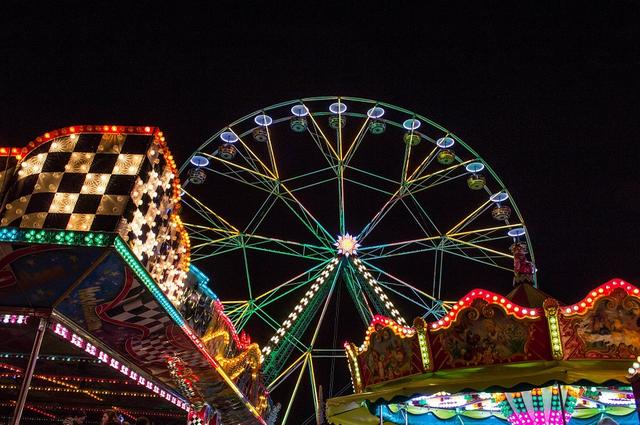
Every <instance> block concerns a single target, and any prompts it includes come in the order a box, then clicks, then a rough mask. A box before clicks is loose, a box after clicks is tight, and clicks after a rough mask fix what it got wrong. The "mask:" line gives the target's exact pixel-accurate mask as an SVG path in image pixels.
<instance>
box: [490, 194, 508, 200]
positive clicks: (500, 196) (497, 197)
mask: <svg viewBox="0 0 640 425" xmlns="http://www.w3.org/2000/svg"><path fill="white" fill-rule="evenodd" d="M507 199H509V194H508V193H507V192H497V193H494V194H493V195H491V196H489V200H490V201H491V202H504V201H506V200H507Z"/></svg>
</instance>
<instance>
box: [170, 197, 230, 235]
mask: <svg viewBox="0 0 640 425" xmlns="http://www.w3.org/2000/svg"><path fill="white" fill-rule="evenodd" d="M185 195H186V197H187V198H188V199H189V201H187V200H186V199H185ZM181 201H182V202H183V203H185V204H186V205H188V206H190V207H191V209H192V210H194V211H195V212H196V213H197V214H198V215H199V216H200V217H202V218H204V219H205V220H206V221H207V222H209V223H210V224H211V225H212V226H213V227H209V229H211V228H214V229H217V230H219V231H220V232H221V233H223V234H234V233H238V229H237V228H236V227H235V226H233V225H232V224H231V223H229V222H228V221H227V220H225V219H224V218H222V217H221V216H220V215H218V214H216V213H215V212H214V211H213V210H212V209H211V208H209V207H208V206H206V205H205V204H204V203H202V202H201V201H200V200H198V199H197V198H196V197H194V196H193V195H191V193H189V192H187V191H186V190H183V195H182V200H181ZM194 226H195V225H194Z"/></svg>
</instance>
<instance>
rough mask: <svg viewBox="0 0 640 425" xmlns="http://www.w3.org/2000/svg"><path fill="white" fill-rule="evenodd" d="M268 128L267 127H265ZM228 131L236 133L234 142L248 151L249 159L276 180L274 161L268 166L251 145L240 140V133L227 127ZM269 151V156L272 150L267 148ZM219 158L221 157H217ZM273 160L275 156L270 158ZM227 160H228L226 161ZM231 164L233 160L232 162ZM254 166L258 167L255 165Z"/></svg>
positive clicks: (276, 173)
mask: <svg viewBox="0 0 640 425" xmlns="http://www.w3.org/2000/svg"><path fill="white" fill-rule="evenodd" d="M267 130H268V129H267ZM229 131H231V132H232V133H233V134H235V135H236V137H237V138H238V141H237V142H236V143H239V144H240V145H241V146H242V148H243V149H244V151H245V152H247V153H248V156H249V158H250V159H251V161H253V163H254V164H255V163H257V164H258V165H260V168H261V169H262V170H263V171H264V173H265V174H267V175H268V176H270V178H271V179H273V180H277V179H278V172H277V169H276V168H275V162H274V163H273V164H272V165H273V168H269V167H268V166H267V165H266V164H265V163H264V162H263V161H262V160H261V159H260V157H259V156H258V155H257V154H256V153H255V152H254V151H253V150H252V149H251V147H250V146H249V145H248V144H247V143H245V141H244V140H242V137H240V135H238V134H237V133H236V132H235V131H234V130H233V129H231V128H230V129H229ZM267 134H268V133H267ZM269 153H270V157H271V155H272V154H273V150H272V149H269ZM219 159H221V158H219ZM272 159H273V161H275V157H273V158H272ZM227 162H229V161H227ZM232 164H233V162H232ZM255 168H258V167H257V166H256V167H255ZM256 172H257V173H258V174H262V173H260V172H258V171H257V170H256Z"/></svg>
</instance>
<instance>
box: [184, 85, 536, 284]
mask: <svg viewBox="0 0 640 425" xmlns="http://www.w3.org/2000/svg"><path fill="white" fill-rule="evenodd" d="M332 100H338V101H348V102H359V103H365V104H369V105H373V107H374V108H375V107H382V108H388V109H391V110H394V111H396V112H400V113H403V114H406V115H408V116H412V117H413V118H415V119H419V120H421V122H424V123H426V124H428V125H430V126H431V127H433V128H435V129H437V130H439V131H441V132H443V134H444V136H443V137H450V138H452V139H453V140H454V141H455V143H457V144H459V145H461V146H462V147H464V148H465V149H466V150H467V151H468V152H469V153H471V154H472V155H473V156H475V157H476V158H477V159H478V160H480V161H481V162H482V164H483V165H484V167H485V170H486V171H487V172H488V173H489V174H490V175H491V177H492V178H493V179H494V181H495V182H496V183H497V184H498V185H499V187H500V190H498V191H496V192H505V193H507V194H509V196H508V198H509V201H510V205H511V206H512V207H513V211H514V212H515V214H516V216H517V217H518V219H519V221H520V224H521V225H522V227H523V228H524V229H525V235H524V236H525V240H526V244H527V249H528V253H529V256H530V258H531V261H532V262H534V263H535V253H534V250H533V244H532V241H531V234H530V232H529V231H528V227H527V225H526V222H525V219H524V217H523V215H522V213H521V212H520V209H519V207H518V205H517V203H516V201H515V199H514V198H513V197H512V196H511V192H510V191H509V190H508V188H507V186H506V185H505V184H504V182H503V181H502V179H501V178H500V176H499V175H498V174H497V173H496V172H495V171H494V169H493V168H492V167H491V165H490V164H489V163H488V162H487V161H486V160H485V159H484V158H483V157H482V156H480V154H478V152H477V151H476V150H475V149H473V148H472V147H471V146H470V145H468V144H467V143H466V142H465V141H464V140H463V139H462V138H460V137H459V136H457V135H456V134H455V133H454V132H452V131H450V130H449V129H447V128H446V127H444V126H442V125H440V124H438V123H437V122H435V121H433V120H431V119H430V118H428V117H426V116H424V115H422V114H419V113H416V112H414V111H411V110H409V109H406V108H403V107H400V106H397V105H394V104H391V103H388V102H384V101H381V100H374V99H369V98H363V97H355V96H336V95H330V96H312V97H302V98H296V99H290V100H285V101H282V102H278V103H274V104H271V105H269V106H266V107H263V108H259V109H256V110H254V111H252V112H250V113H248V114H246V115H244V116H243V117H240V118H238V119H236V120H235V121H233V122H232V123H230V124H228V125H227V126H225V127H222V128H221V129H220V130H218V131H217V132H216V133H214V134H213V135H212V136H210V137H209V138H208V139H206V140H205V141H204V142H203V143H202V144H201V145H200V146H198V148H197V149H195V150H194V151H192V152H191V153H190V154H189V156H188V157H187V159H186V160H185V161H184V162H183V163H182V165H181V166H180V168H179V173H180V174H182V173H183V172H184V171H185V170H186V169H187V167H189V165H190V164H191V162H190V160H191V158H192V157H193V156H194V155H196V154H198V153H199V152H201V151H203V150H204V149H205V148H206V147H207V146H209V145H211V144H212V143H214V142H216V140H217V139H218V138H219V137H220V135H221V134H222V133H224V132H225V131H227V132H228V131H229V130H230V129H231V128H232V127H234V126H237V125H238V124H240V123H243V122H245V121H247V120H249V119H251V118H254V117H257V116H260V115H265V113H266V112H267V111H271V110H275V109H278V108H283V107H287V106H293V105H302V106H304V107H305V108H306V112H307V114H305V115H311V116H329V115H331V114H332V112H331V111H311V110H310V109H309V108H308V107H307V106H306V103H310V102H321V101H325V102H326V101H332ZM289 112H290V113H291V114H290V115H286V116H283V117H279V118H277V119H273V123H272V124H278V123H281V122H285V121H288V120H289V119H291V118H292V117H294V116H299V115H296V114H294V113H293V111H289ZM341 115H345V116H352V117H358V118H371V117H368V116H367V114H366V113H364V114H362V113H356V112H353V111H349V110H346V111H344V112H343V113H341ZM380 121H384V122H385V123H387V124H391V125H394V126H396V127H398V128H403V127H402V123H399V122H396V121H393V120H388V119H382V118H381V119H380ZM256 127H259V125H257V124H256ZM250 132H251V130H247V131H245V132H243V133H242V134H240V135H237V137H238V138H242V137H244V136H246V135H247V134H249V133H250ZM234 134H235V132H234ZM423 136H424V137H425V139H427V140H429V141H430V142H432V143H434V144H435V145H436V146H438V145H437V141H436V140H432V139H431V138H430V137H428V136H426V135H423ZM188 185H189V182H188V180H185V181H184V184H183V187H187V186H188ZM491 196H492V195H491ZM536 270H537V269H536ZM534 285H535V286H537V274H534Z"/></svg>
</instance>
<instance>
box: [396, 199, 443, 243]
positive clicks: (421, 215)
mask: <svg viewBox="0 0 640 425" xmlns="http://www.w3.org/2000/svg"><path fill="white" fill-rule="evenodd" d="M409 199H411V200H412V201H414V202H413V205H414V206H417V209H418V212H417V213H415V212H414V211H413V210H412V209H411V207H410V206H409V205H408V204H407V202H406V201H405V198H402V199H401V202H402V205H404V207H405V209H406V210H407V211H408V212H409V215H411V217H412V218H413V220H414V221H415V222H416V224H417V225H418V227H419V228H420V230H422V233H424V234H425V235H426V236H427V237H431V236H433V234H434V233H437V234H440V230H438V227H436V225H435V223H434V222H433V220H432V219H431V217H429V214H427V212H426V211H425V210H424V208H422V206H421V205H420V204H419V203H417V202H415V198H414V197H413V196H412V195H409ZM421 219H422V220H421ZM427 224H428V225H431V226H432V227H433V230H434V231H429V230H428V229H427V228H426V225H427Z"/></svg>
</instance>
